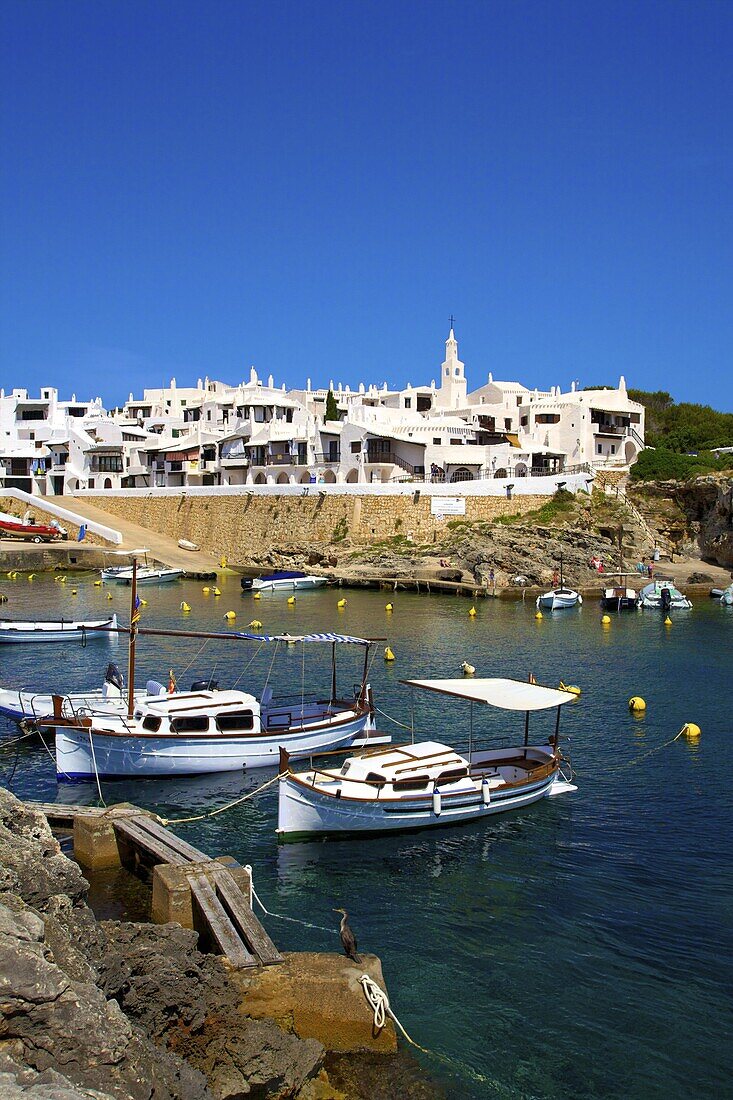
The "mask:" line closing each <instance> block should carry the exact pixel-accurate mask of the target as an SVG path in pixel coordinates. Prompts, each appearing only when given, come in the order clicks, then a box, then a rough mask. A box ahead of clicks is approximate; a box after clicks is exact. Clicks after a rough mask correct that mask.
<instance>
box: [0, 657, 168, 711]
mask: <svg viewBox="0 0 733 1100" xmlns="http://www.w3.org/2000/svg"><path fill="white" fill-rule="evenodd" d="M123 686H124V685H123V680H122V673H121V672H120V670H119V668H118V666H117V665H116V664H109V665H108V666H107V671H106V673H105V678H104V684H103V686H102V687H101V688H90V689H89V690H88V691H70V692H68V693H67V694H65V695H58V694H56V693H54V692H50V691H48V690H41V691H29V690H27V689H25V690H21V691H15V690H13V689H12V688H0V715H2V716H3V717H4V718H9V719H10V720H11V721H12V722H23V721H30V722H37V721H38V719H41V718H43V717H44V716H48V715H49V714H53V712H54V706H55V707H56V708H57V709H60V712H61V714H62V715H63V717H64V718H68V719H72V718H74V716H75V715H77V714H90V713H94V714H124V713H125V712H126V710H127V698H126V697H125V696H124V695H123V693H122V689H123ZM153 686H154V685H153V682H152V681H148V684H147V687H146V688H145V690H142V691H137V692H135V695H134V697H135V701H136V702H138V701H140V700H142V699H144V698H145V696H146V695H152V694H155V692H154V690H153ZM155 687H156V688H159V690H160V691H165V688H164V687H163V686H162V685H155ZM54 697H55V698H56V699H57V700H59V701H58V702H56V703H55V704H54Z"/></svg>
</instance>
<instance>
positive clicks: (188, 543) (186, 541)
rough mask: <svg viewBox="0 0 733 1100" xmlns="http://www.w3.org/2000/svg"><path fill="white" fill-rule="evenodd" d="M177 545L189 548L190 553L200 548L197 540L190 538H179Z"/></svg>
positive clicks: (182, 548)
mask: <svg viewBox="0 0 733 1100" xmlns="http://www.w3.org/2000/svg"><path fill="white" fill-rule="evenodd" d="M178 545H179V546H180V548H181V550H190V551H191V553H196V552H197V551H198V550H200V549H201V547H200V546H199V544H198V543H197V542H191V540H190V539H179V540H178ZM138 579H139V578H138Z"/></svg>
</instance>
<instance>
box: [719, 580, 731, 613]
mask: <svg viewBox="0 0 733 1100" xmlns="http://www.w3.org/2000/svg"><path fill="white" fill-rule="evenodd" d="M720 602H721V603H722V604H723V605H724V606H725V607H733V584H729V585H728V587H727V588H724V589H723V591H722V592H721V594H720Z"/></svg>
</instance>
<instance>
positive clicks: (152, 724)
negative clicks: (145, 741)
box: [143, 714, 160, 733]
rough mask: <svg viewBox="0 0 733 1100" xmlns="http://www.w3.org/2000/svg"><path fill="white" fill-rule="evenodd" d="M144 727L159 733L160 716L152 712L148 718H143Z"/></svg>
mask: <svg viewBox="0 0 733 1100" xmlns="http://www.w3.org/2000/svg"><path fill="white" fill-rule="evenodd" d="M143 729H144V730H149V731H150V732H151V733H157V732H158V730H159V729H160V718H154V717H153V716H152V714H149V715H148V716H147V718H144V719H143Z"/></svg>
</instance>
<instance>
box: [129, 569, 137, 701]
mask: <svg viewBox="0 0 733 1100" xmlns="http://www.w3.org/2000/svg"><path fill="white" fill-rule="evenodd" d="M136 605H137V558H133V559H132V583H131V585H130V644H129V647H128V652H127V717H128V718H132V712H133V710H134V708H135V637H136V635H137V622H138V618H139V614H138V609H137V606H136Z"/></svg>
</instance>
